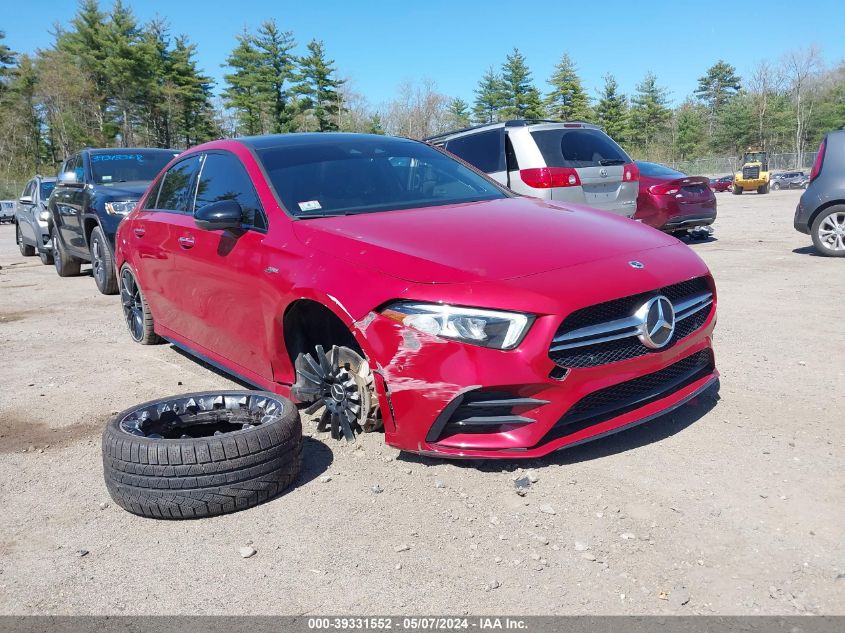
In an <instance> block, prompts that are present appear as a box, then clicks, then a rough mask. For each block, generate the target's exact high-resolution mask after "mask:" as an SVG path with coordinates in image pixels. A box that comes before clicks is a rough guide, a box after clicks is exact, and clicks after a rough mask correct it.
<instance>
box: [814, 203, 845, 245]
mask: <svg viewBox="0 0 845 633" xmlns="http://www.w3.org/2000/svg"><path fill="white" fill-rule="evenodd" d="M828 218H831V219H830V220H829V221H828V222H825V220H828ZM831 223H832V224H834V225H836V224H838V225H842V226H845V205H841V204H837V205H834V206H832V207H828V208H827V209H825V210H824V211H822V212H821V213H819V215H818V217H816V219H815V220H813V225H812V227H811V228H810V236H811V237H812V238H813V246H815V247H816V250H817V251H818V252H820V253H821V254H822V255H827V256H828V257H845V249H841V250H835V249H833V248H830V247H829V246H828V245H827V244H825V243H824V241H823V240H822V236H821V233H822V231H823V230H828V231H830V230H831ZM823 224H825V226H824V227H823V226H822V225H823ZM843 241H845V238H843Z"/></svg>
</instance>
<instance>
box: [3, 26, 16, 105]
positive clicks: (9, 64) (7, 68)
mask: <svg viewBox="0 0 845 633" xmlns="http://www.w3.org/2000/svg"><path fill="white" fill-rule="evenodd" d="M4 39H6V34H5V33H4V32H3V31H0V94H2V93H3V89H4V87H5V84H6V78H7V77H9V75H10V74H11V71H12V68H13V67H14V65H15V63H16V62H17V58H18V56H17V54H16V53H15V52H14V51H12V49H10V48H9V47H8V46H6V45H5V44H4V43H3V40H4Z"/></svg>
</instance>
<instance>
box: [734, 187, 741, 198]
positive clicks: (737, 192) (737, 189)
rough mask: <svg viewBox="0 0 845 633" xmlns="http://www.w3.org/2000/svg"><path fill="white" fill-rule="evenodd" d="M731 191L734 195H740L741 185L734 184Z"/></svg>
mask: <svg viewBox="0 0 845 633" xmlns="http://www.w3.org/2000/svg"><path fill="white" fill-rule="evenodd" d="M732 193H733V194H734V195H735V196H741V195H742V187H740V186H739V185H734V188H733V190H732Z"/></svg>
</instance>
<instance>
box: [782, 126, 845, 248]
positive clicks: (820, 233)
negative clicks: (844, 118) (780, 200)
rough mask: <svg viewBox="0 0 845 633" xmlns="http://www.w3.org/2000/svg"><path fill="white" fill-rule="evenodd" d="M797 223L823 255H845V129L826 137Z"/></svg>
mask: <svg viewBox="0 0 845 633" xmlns="http://www.w3.org/2000/svg"><path fill="white" fill-rule="evenodd" d="M793 223H794V226H795V230H797V231H800V232H801V233H807V234H809V235H810V236H811V237H812V238H813V246H815V247H816V250H817V251H819V252H820V253H821V254H822V255H828V256H830V257H845V130H836V131H835V132H828V133H827V134H826V135H825V137H824V139H823V140H822V142H821V145H820V146H819V152H818V154H816V162H815V163H814V164H813V170H812V171H811V172H810V184H809V185H808V186H807V190H806V191H805V192H804V193H803V194H801V200H799V202H798V207H797V208H796V209H795V219H794V221H793Z"/></svg>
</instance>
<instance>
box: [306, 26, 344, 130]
mask: <svg viewBox="0 0 845 633" xmlns="http://www.w3.org/2000/svg"><path fill="white" fill-rule="evenodd" d="M298 79H299V81H300V83H299V85H298V86H297V92H298V93H299V94H301V95H303V98H304V102H305V103H304V106H305V109H306V110H307V111H310V113H311V114H312V115H313V116H314V118H315V119H316V122H317V129H318V130H319V131H320V132H329V131H335V130H337V129H339V126H338V114H339V108H340V98H339V96H338V89H339V88H340V87H341V85H343V81H342V80H341V79H338V78H337V77H336V71H335V69H334V60H332V59H328V58H327V57H326V51H325V46H324V44H323V42H321V41H317V40H311V42H309V44H308V55H306V56H305V57H302V58H300V60H299V75H298Z"/></svg>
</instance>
